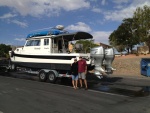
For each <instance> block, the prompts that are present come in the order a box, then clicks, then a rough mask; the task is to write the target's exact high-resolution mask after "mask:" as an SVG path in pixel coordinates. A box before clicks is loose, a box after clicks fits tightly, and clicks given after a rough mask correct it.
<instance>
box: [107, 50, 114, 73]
mask: <svg viewBox="0 0 150 113" xmlns="http://www.w3.org/2000/svg"><path fill="white" fill-rule="evenodd" d="M114 58H115V52H114V49H113V48H108V49H105V58H104V65H105V70H106V73H107V74H111V73H112V70H114V69H113V68H112V62H113V60H114Z"/></svg>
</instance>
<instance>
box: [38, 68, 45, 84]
mask: <svg viewBox="0 0 150 113" xmlns="http://www.w3.org/2000/svg"><path fill="white" fill-rule="evenodd" d="M39 80H40V81H41V82H45V81H46V72H45V71H44V70H42V71H40V72H39Z"/></svg>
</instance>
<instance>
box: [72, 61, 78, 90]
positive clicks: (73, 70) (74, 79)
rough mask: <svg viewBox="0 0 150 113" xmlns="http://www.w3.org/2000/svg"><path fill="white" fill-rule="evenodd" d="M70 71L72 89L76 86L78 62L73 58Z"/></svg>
mask: <svg viewBox="0 0 150 113" xmlns="http://www.w3.org/2000/svg"><path fill="white" fill-rule="evenodd" d="M71 73H72V85H73V88H74V89H77V88H78V62H77V59H76V58H75V59H74V62H73V63H72V65H71Z"/></svg>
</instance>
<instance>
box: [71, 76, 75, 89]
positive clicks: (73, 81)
mask: <svg viewBox="0 0 150 113" xmlns="http://www.w3.org/2000/svg"><path fill="white" fill-rule="evenodd" d="M72 85H73V88H74V89H76V86H75V76H74V75H72Z"/></svg>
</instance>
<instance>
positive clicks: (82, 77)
mask: <svg viewBox="0 0 150 113" xmlns="http://www.w3.org/2000/svg"><path fill="white" fill-rule="evenodd" d="M86 73H87V64H86V61H85V60H84V59H83V58H82V57H81V56H80V57H79V61H78V75H79V81H80V87H81V88H82V87H83V84H82V82H84V85H85V90H87V89H88V87H87V80H86Z"/></svg>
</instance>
